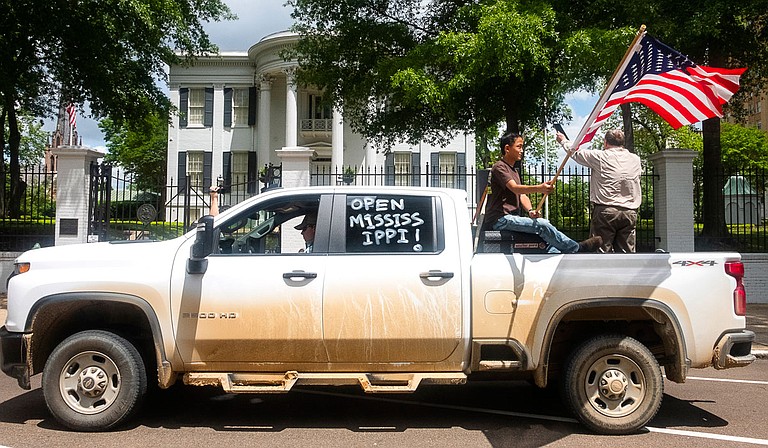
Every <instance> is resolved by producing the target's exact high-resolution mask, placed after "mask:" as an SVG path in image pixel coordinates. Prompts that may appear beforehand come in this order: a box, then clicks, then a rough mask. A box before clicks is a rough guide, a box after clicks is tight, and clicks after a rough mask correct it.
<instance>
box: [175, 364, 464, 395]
mask: <svg viewBox="0 0 768 448" xmlns="http://www.w3.org/2000/svg"><path fill="white" fill-rule="evenodd" d="M466 382H467V376H466V375H465V374H463V373H461V372H450V373H299V372H296V371H293V370H292V371H289V372H285V373H219V372H216V373H213V372H212V373H185V374H184V384H188V385H192V386H220V387H221V388H222V389H224V391H225V392H229V393H277V392H288V391H289V390H291V388H293V386H295V385H296V384H299V385H314V386H345V385H354V384H359V385H360V387H362V388H363V390H364V391H365V392H368V393H387V392H390V393H402V392H413V391H415V390H416V389H417V388H418V387H419V385H421V384H464V383H466Z"/></svg>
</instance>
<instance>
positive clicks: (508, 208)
mask: <svg viewBox="0 0 768 448" xmlns="http://www.w3.org/2000/svg"><path fill="white" fill-rule="evenodd" d="M511 179H514V181H515V182H516V183H518V184H519V183H520V175H519V174H517V171H515V170H514V169H513V168H512V166H511V165H510V164H508V163H507V162H505V161H503V160H499V161H498V162H496V163H494V164H493V167H491V191H490V192H489V193H488V202H487V203H486V205H485V218H484V220H483V227H485V228H486V229H490V228H491V226H493V224H495V223H496V221H498V220H499V218H501V217H502V216H504V215H511V214H517V213H518V210H519V209H520V196H519V195H517V194H515V193H513V192H512V191H511V190H510V189H509V188H507V183H508V182H509V181H510V180H511Z"/></svg>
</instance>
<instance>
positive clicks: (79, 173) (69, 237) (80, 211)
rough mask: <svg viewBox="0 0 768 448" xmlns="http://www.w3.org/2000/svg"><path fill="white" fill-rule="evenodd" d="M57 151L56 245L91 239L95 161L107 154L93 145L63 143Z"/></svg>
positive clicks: (54, 151) (55, 152)
mask: <svg viewBox="0 0 768 448" xmlns="http://www.w3.org/2000/svg"><path fill="white" fill-rule="evenodd" d="M53 154H54V155H56V156H57V159H58V162H57V164H58V172H57V175H56V235H55V244H56V245H57V246H59V245H64V244H78V243H86V242H88V240H89V238H88V219H89V216H88V205H89V204H88V202H89V199H90V198H89V194H88V193H89V191H90V188H91V163H92V162H96V161H97V160H98V159H100V158H102V157H104V153H102V152H100V151H96V150H95V149H91V148H83V147H71V146H69V147H68V146H62V147H59V148H55V149H54V150H53Z"/></svg>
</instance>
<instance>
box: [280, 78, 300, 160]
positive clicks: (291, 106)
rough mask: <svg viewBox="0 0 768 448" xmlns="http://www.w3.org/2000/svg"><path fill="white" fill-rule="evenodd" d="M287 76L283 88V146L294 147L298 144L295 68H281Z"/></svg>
mask: <svg viewBox="0 0 768 448" xmlns="http://www.w3.org/2000/svg"><path fill="white" fill-rule="evenodd" d="M283 71H284V72H285V74H286V76H287V81H286V82H287V84H286V89H285V146H286V147H287V148H292V147H295V146H296V145H297V144H298V136H299V132H298V129H299V128H298V125H299V104H298V96H297V86H296V69H295V68H287V69H285V70H283Z"/></svg>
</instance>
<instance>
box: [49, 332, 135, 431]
mask: <svg viewBox="0 0 768 448" xmlns="http://www.w3.org/2000/svg"><path fill="white" fill-rule="evenodd" d="M42 382H43V396H44V397H45V403H46V405H47V406H48V409H49V410H50V411H51V414H53V416H54V417H55V418H56V420H58V421H59V422H61V423H62V424H63V425H64V426H66V427H68V428H70V429H74V430H77V431H103V430H107V429H110V428H113V427H114V426H116V425H118V424H120V423H122V422H124V421H125V420H126V419H127V418H128V417H130V416H131V415H132V414H133V412H134V411H135V410H136V408H137V407H138V405H139V404H140V401H141V399H142V398H143V397H144V395H145V393H146V391H147V375H146V370H145V367H144V363H143V362H142V359H141V355H140V354H139V352H138V351H137V350H136V347H134V346H133V344H131V343H130V342H128V341H127V340H125V339H123V338H122V337H120V336H117V335H115V334H113V333H109V332H106V331H98V330H90V331H83V332H80V333H76V334H74V335H72V336H70V337H68V338H67V339H65V340H64V341H63V342H62V343H61V344H59V345H58V346H57V347H56V348H55V349H54V350H53V353H51V356H50V357H49V358H48V361H47V362H46V364H45V368H44V369H43V380H42Z"/></svg>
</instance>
